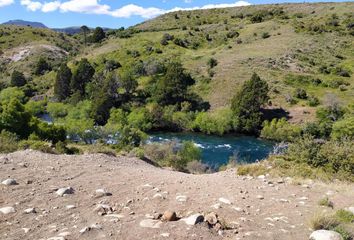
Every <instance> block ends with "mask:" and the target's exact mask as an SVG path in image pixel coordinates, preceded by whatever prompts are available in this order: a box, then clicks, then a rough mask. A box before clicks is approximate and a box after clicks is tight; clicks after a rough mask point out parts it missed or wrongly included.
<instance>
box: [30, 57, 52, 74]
mask: <svg viewBox="0 0 354 240" xmlns="http://www.w3.org/2000/svg"><path fill="white" fill-rule="evenodd" d="M49 70H51V67H50V65H49V64H48V63H47V61H46V60H45V59H44V58H42V57H41V58H40V59H39V60H38V62H37V64H36V68H35V70H34V74H35V75H43V74H44V73H45V72H46V71H49Z"/></svg>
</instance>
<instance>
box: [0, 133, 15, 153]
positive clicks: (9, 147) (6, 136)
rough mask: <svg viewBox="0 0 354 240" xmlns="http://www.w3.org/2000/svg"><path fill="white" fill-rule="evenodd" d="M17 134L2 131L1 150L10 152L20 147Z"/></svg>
mask: <svg viewBox="0 0 354 240" xmlns="http://www.w3.org/2000/svg"><path fill="white" fill-rule="evenodd" d="M17 140H18V139H17V136H16V134H14V133H11V132H8V131H6V130H2V131H1V133H0V152H1V153H10V152H14V151H16V150H17V149H18V142H17Z"/></svg>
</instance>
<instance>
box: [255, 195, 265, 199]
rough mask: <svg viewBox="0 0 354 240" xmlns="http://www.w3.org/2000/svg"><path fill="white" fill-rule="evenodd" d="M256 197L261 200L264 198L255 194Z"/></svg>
mask: <svg viewBox="0 0 354 240" xmlns="http://www.w3.org/2000/svg"><path fill="white" fill-rule="evenodd" d="M256 198H257V199H259V200H263V199H264V197H263V196H262V195H257V196H256Z"/></svg>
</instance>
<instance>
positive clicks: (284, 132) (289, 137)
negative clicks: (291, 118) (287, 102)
mask: <svg viewBox="0 0 354 240" xmlns="http://www.w3.org/2000/svg"><path fill="white" fill-rule="evenodd" d="M300 135H301V128H300V127H299V126H297V125H295V124H290V123H288V121H286V119H285V118H282V119H279V120H278V119H273V120H272V121H271V122H269V121H265V122H264V123H263V129H262V131H261V137H262V138H265V139H269V140H275V141H278V142H281V141H286V142H291V141H294V140H295V139H296V138H298V137H299V136H300Z"/></svg>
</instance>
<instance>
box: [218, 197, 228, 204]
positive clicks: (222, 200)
mask: <svg viewBox="0 0 354 240" xmlns="http://www.w3.org/2000/svg"><path fill="white" fill-rule="evenodd" d="M219 202H221V203H225V204H228V205H230V204H231V201H230V200H229V199H226V198H223V197H221V198H219Z"/></svg>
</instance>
